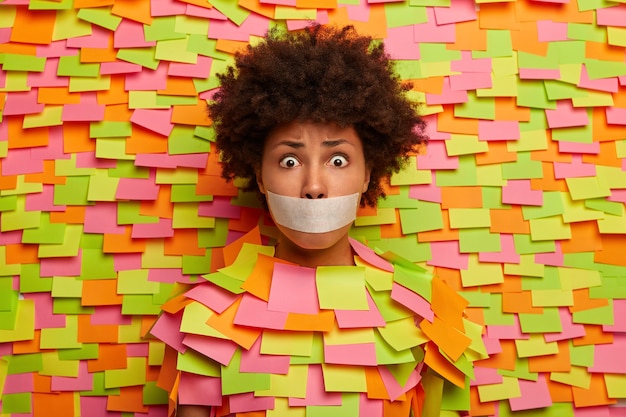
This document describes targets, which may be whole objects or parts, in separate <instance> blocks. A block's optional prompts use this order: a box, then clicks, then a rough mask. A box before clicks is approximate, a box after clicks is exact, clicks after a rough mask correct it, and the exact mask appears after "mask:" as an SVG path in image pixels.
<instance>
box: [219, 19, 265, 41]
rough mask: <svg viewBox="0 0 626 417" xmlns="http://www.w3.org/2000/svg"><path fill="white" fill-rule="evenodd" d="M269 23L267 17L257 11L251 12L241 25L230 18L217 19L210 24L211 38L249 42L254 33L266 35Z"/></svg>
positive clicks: (255, 34)
mask: <svg viewBox="0 0 626 417" xmlns="http://www.w3.org/2000/svg"><path fill="white" fill-rule="evenodd" d="M268 24H269V19H268V18H267V17H265V16H261V15H260V14H256V13H250V14H249V15H248V17H247V18H246V20H244V21H243V23H241V25H239V26H237V25H236V24H235V23H233V22H231V21H230V20H216V21H212V22H211V24H210V25H209V38H211V39H228V40H233V41H242V42H248V41H249V40H250V36H252V35H254V36H263V35H265V32H267V27H268Z"/></svg>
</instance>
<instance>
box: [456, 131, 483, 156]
mask: <svg viewBox="0 0 626 417" xmlns="http://www.w3.org/2000/svg"><path fill="white" fill-rule="evenodd" d="M445 143H446V153H447V154H448V156H458V155H469V154H476V153H484V152H487V151H488V150H489V144H488V143H487V142H485V141H480V140H478V136H477V135H461V134H458V133H457V134H452V135H450V139H448V140H446V141H445Z"/></svg>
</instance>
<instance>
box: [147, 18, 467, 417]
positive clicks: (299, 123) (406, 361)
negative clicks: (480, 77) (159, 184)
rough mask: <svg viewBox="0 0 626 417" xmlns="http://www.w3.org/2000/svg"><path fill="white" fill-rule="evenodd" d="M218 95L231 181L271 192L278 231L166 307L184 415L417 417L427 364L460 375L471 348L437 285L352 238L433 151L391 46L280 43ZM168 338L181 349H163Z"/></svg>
mask: <svg viewBox="0 0 626 417" xmlns="http://www.w3.org/2000/svg"><path fill="white" fill-rule="evenodd" d="M220 81H221V88H220V90H219V92H217V93H216V94H215V96H214V101H213V102H212V103H211V104H210V105H209V111H210V115H211V117H212V119H213V120H214V122H215V128H216V132H217V145H218V148H219V150H220V152H221V157H222V161H223V176H224V177H225V178H227V179H229V180H230V179H233V178H240V179H243V180H245V181H247V183H246V184H247V185H246V186H245V188H246V189H247V190H256V191H257V192H258V193H259V196H260V198H261V199H262V201H263V204H265V206H266V207H267V208H268V211H269V214H270V216H271V218H272V220H273V221H274V223H275V225H276V228H277V230H278V232H277V237H276V238H275V245H273V246H270V247H268V246H262V245H259V244H249V243H248V244H245V245H240V248H239V253H238V254H237V255H236V256H229V258H230V259H235V258H236V260H235V261H234V262H233V263H232V264H231V265H229V266H227V267H226V268H224V269H221V270H220V271H218V272H216V273H213V274H208V275H206V276H205V278H206V282H203V283H201V284H198V285H196V286H194V288H192V289H191V290H189V291H187V292H185V293H184V294H182V295H180V296H178V297H177V298H175V299H174V300H173V301H172V302H170V303H168V305H166V307H165V308H164V309H165V312H164V314H163V315H162V316H161V317H160V319H159V322H157V324H156V325H155V328H154V329H153V334H154V335H155V336H157V337H159V338H161V339H163V340H164V341H165V342H166V343H167V344H168V346H169V350H168V354H167V355H166V360H165V363H164V366H163V369H164V370H163V375H164V376H163V377H162V378H161V380H160V384H161V386H163V387H165V388H166V389H168V390H170V391H171V392H172V398H174V399H176V400H177V401H178V414H177V415H178V416H181V417H190V416H208V415H217V416H220V415H229V414H232V415H235V414H236V415H238V416H244V415H245V416H248V415H250V416H255V417H256V416H291V415H293V416H305V415H306V416H328V415H350V416H359V415H360V416H383V415H384V416H403V417H407V416H410V415H413V416H415V415H420V414H421V410H422V408H423V403H424V395H423V394H424V392H423V390H422V388H421V381H422V379H423V378H425V374H426V372H425V371H423V364H424V356H425V351H426V352H427V353H428V352H430V355H431V356H430V357H431V358H436V359H432V360H431V362H432V363H433V364H434V363H436V362H437V361H438V360H439V359H441V358H446V359H443V362H445V361H446V360H447V361H448V362H449V363H450V364H452V363H454V362H455V361H457V360H459V357H460V356H461V354H463V352H464V350H465V348H466V347H468V346H469V342H468V340H469V338H467V337H465V336H464V335H463V324H462V322H463V319H462V317H461V314H462V311H461V310H462V308H461V310H458V311H457V312H458V315H457V316H458V317H437V316H436V315H435V314H434V313H433V310H432V309H430V308H429V303H428V301H429V299H430V297H431V295H432V291H431V279H430V277H429V276H428V275H427V274H425V271H423V270H420V268H418V267H416V266H414V265H412V264H410V263H408V262H406V261H402V260H399V258H397V257H388V258H389V259H391V260H392V262H390V261H387V260H385V259H383V258H381V257H378V256H377V255H375V254H374V252H373V251H371V250H370V249H368V248H367V247H366V246H365V245H363V244H361V243H359V242H356V241H354V240H351V239H350V238H349V235H348V232H349V229H350V227H351V225H352V222H353V220H354V219H355V217H356V212H357V208H358V206H359V205H370V206H375V204H376V201H377V200H378V199H379V198H380V197H384V192H383V187H382V181H383V180H384V179H386V178H387V177H389V175H391V173H393V172H397V171H398V170H399V169H400V168H401V167H402V165H403V163H404V162H405V161H406V159H407V158H408V156H409V154H410V152H412V151H415V150H416V147H417V146H419V145H422V144H423V143H424V142H425V136H424V127H425V126H424V122H423V121H422V119H421V118H420V117H419V115H418V113H417V110H416V104H414V103H413V102H411V101H410V100H409V99H408V98H407V97H406V95H405V93H406V91H407V89H408V88H409V87H408V86H406V85H404V84H402V83H401V82H400V80H399V79H398V77H397V76H396V75H395V74H394V72H393V68H392V64H391V62H390V60H389V57H388V56H387V54H386V53H385V50H384V47H383V45H382V44H380V43H375V42H373V41H372V39H371V38H369V37H366V36H360V35H358V34H357V33H356V32H355V30H354V29H353V28H351V27H346V28H342V29H337V28H332V27H324V26H313V27H310V28H308V29H307V30H304V31H302V32H297V33H286V32H284V31H280V30H273V31H270V33H269V34H268V36H267V37H266V39H264V40H263V41H262V42H261V43H259V44H258V45H256V46H254V47H249V48H248V49H247V50H246V51H245V52H242V53H239V54H238V55H236V57H235V65H234V67H232V68H230V69H229V70H228V72H226V73H225V74H223V75H221V76H220ZM254 241H255V242H257V243H260V238H259V237H256V238H255V239H254ZM227 264H228V260H227ZM407 277H409V278H408V279H407ZM412 280H413V281H412ZM433 285H434V284H433ZM451 292H452V291H451ZM439 293H441V291H439ZM451 297H453V296H451ZM457 301H458V300H457ZM461 304H462V303H461ZM446 315H448V316H449V314H446ZM422 320H425V321H427V322H428V323H425V324H427V325H428V326H433V325H434V324H433V323H435V324H436V323H440V322H441V323H443V322H445V321H446V320H447V322H448V324H446V326H448V327H446V328H449V329H453V330H454V331H456V332H458V333H459V334H460V335H461V336H462V337H464V339H462V340H463V343H466V345H464V347H462V348H461V349H460V350H459V349H457V350H458V352H456V351H455V352H451V351H448V352H443V353H444V354H445V355H442V354H441V353H439V352H438V348H437V344H436V343H433V341H432V337H429V335H428V334H429V333H430V332H429V331H428V330H427V329H431V328H430V327H424V326H421V323H422ZM164 323H167V326H166V325H165V324H164ZM172 323H174V325H176V326H179V327H180V329H181V332H180V334H177V335H172V334H164V333H165V331H163V329H165V328H171V326H172ZM168 326H169V327H168ZM431 334H434V333H431ZM429 347H430V349H429ZM433 355H435V356H433ZM427 356H428V355H427ZM455 356H456V357H455ZM435 367H437V365H436V366H435ZM431 368H432V366H431ZM444 368H445V366H441V367H440V369H436V370H437V371H438V372H439V373H441V374H445V373H446V372H448V371H450V370H449V369H448V370H447V371H444ZM450 372H452V371H450ZM455 375H457V377H458V376H459V375H458V374H455ZM459 381H460V382H459ZM455 383H457V385H463V384H464V383H465V378H464V377H463V375H462V374H461V376H460V380H459V378H457V381H456V382H455ZM248 413H249V414H248Z"/></svg>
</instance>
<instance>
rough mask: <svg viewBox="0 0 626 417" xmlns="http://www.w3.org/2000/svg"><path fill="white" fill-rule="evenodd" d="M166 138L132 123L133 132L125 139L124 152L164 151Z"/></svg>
mask: <svg viewBox="0 0 626 417" xmlns="http://www.w3.org/2000/svg"><path fill="white" fill-rule="evenodd" d="M166 152H167V138H164V137H163V136H161V135H159V134H157V133H154V132H153V131H151V130H148V129H144V128H142V127H140V126H137V125H133V134H132V135H131V137H130V138H128V139H127V140H126V153H128V154H131V155H132V154H138V153H166ZM161 188H163V186H161Z"/></svg>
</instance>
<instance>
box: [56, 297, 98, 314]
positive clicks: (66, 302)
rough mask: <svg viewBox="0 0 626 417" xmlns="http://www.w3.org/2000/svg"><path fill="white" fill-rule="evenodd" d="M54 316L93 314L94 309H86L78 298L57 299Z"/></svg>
mask: <svg viewBox="0 0 626 417" xmlns="http://www.w3.org/2000/svg"><path fill="white" fill-rule="evenodd" d="M52 311H53V312H54V314H92V313H93V312H94V308H93V307H84V306H82V305H81V300H80V299H78V298H55V299H54V302H53V306H52Z"/></svg>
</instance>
